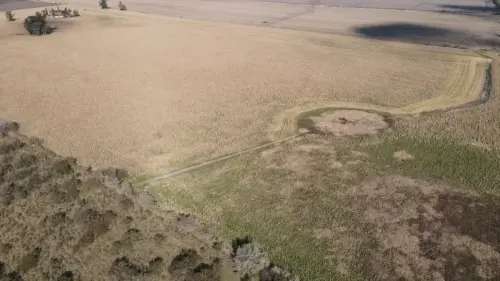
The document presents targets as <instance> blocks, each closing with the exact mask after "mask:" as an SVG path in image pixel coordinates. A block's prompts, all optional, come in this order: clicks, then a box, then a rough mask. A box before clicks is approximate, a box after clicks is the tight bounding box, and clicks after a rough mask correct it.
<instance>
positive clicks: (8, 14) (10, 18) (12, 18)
mask: <svg viewBox="0 0 500 281" xmlns="http://www.w3.org/2000/svg"><path fill="white" fill-rule="evenodd" d="M5 19H6V20H8V21H15V20H16V17H15V14H14V13H13V12H12V11H7V12H5Z"/></svg>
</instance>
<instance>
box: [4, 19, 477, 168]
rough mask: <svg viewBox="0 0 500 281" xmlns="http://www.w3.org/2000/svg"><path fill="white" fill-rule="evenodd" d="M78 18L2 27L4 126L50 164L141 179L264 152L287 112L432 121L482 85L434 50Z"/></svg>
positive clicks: (460, 61)
mask: <svg viewBox="0 0 500 281" xmlns="http://www.w3.org/2000/svg"><path fill="white" fill-rule="evenodd" d="M23 12H24V13H28V12H31V13H32V12H33V11H29V10H27V11H23ZM83 13H84V15H83V16H82V17H80V18H75V19H68V20H66V21H64V22H63V21H61V22H59V23H58V24H59V30H58V32H57V33H54V34H53V35H52V36H44V37H41V38H33V37H30V36H21V35H16V34H20V33H22V30H21V25H19V24H18V23H15V22H14V23H8V22H2V24H1V29H0V40H1V41H2V44H1V47H0V48H1V52H2V61H1V67H2V70H3V71H2V74H3V75H2V77H1V78H0V79H1V80H0V93H1V98H2V100H3V102H2V108H1V110H2V115H3V116H5V117H6V118H11V119H13V120H18V121H19V122H20V123H22V124H26V125H25V126H24V127H25V132H26V133H27V134H30V135H36V136H38V137H40V138H42V139H44V140H45V141H46V145H47V146H48V147H49V148H51V149H53V150H55V151H56V152H57V153H59V154H61V155H70V156H75V157H77V158H78V159H81V161H82V163H83V164H87V165H90V164H92V165H97V166H101V167H102V166H121V167H126V168H128V169H130V170H132V171H134V172H138V173H142V174H144V173H146V174H158V173H160V172H163V171H166V170H167V169H168V168H172V167H175V166H183V165H185V164H190V163H192V162H197V161H203V160H204V159H207V158H208V157H215V156H219V155H223V154H226V153H230V152H234V151H237V150H239V149H242V148H246V147H249V146H252V145H255V144H258V143H259V142H262V141H265V140H266V139H267V138H268V136H267V130H268V128H269V127H270V125H271V124H273V122H276V121H275V119H276V118H277V117H278V115H279V114H280V113H282V112H284V111H285V110H287V109H290V108H293V107H295V106H299V105H305V104H310V103H313V102H314V103H318V102H321V101H323V102H330V101H343V102H359V103H364V104H368V105H369V106H370V105H373V104H375V105H379V106H381V107H396V108H400V107H404V106H409V105H411V104H418V103H419V102H422V101H424V100H428V99H431V103H432V105H433V106H436V105H437V106H438V107H439V106H441V103H442V102H440V101H438V102H436V101H434V100H432V99H433V98H434V99H438V100H441V99H442V98H440V96H442V95H443V94H447V93H448V92H449V91H452V92H453V93H454V94H457V95H458V97H457V98H456V99H454V100H453V101H452V103H453V102H455V103H456V102H458V103H460V102H462V99H465V100H467V99H468V98H469V97H468V96H467V95H469V94H471V93H475V91H476V90H477V89H476V88H477V87H478V86H477V84H475V82H471V81H472V80H468V79H474V77H475V76H476V75H479V76H480V75H482V74H481V73H482V71H481V68H482V67H483V66H482V65H481V64H483V61H480V60H479V59H478V58H476V57H473V56H468V55H467V54H465V55H464V54H462V53H458V54H456V53H453V52H448V53H443V51H441V50H438V49H435V48H432V47H418V46H412V45H399V44H390V45H389V44H380V43H373V42H370V41H367V40H359V39H353V38H350V37H341V36H327V35H319V34H308V33H301V32H292V31H281V30H273V29H266V28H256V27H242V26H235V25H226V24H215V23H202V22H195V21H184V20H177V19H167V18H163V17H160V16H152V15H144V14H138V13H132V12H130V13H127V14H124V13H117V12H116V11H106V12H105V13H104V12H102V11H91V10H87V11H83ZM19 16H20V17H21V16H22V12H19ZM457 82H459V83H465V85H463V87H458V88H457V89H451V88H453V87H457V86H456V84H457ZM455 92H456V93H455ZM12 93H16V94H15V95H14V94H12ZM463 93H465V95H466V96H464V97H463V96H462V94H463ZM413 111H415V110H413ZM416 111H418V109H417V110H416Z"/></svg>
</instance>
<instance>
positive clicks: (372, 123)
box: [310, 110, 389, 136]
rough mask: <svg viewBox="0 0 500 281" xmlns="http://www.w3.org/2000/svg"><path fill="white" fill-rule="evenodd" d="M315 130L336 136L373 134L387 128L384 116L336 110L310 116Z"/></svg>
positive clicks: (387, 124)
mask: <svg viewBox="0 0 500 281" xmlns="http://www.w3.org/2000/svg"><path fill="white" fill-rule="evenodd" d="M310 119H311V120H312V122H313V126H314V128H315V130H317V131H319V132H323V133H329V134H333V135H335V136H360V135H373V134H376V133H378V132H379V131H381V130H384V129H387V128H388V127H389V123H388V122H387V120H386V118H385V117H384V116H381V115H379V114H376V113H369V112H365V111H358V110H336V111H333V112H324V113H322V114H321V115H320V116H317V117H316V116H313V117H310Z"/></svg>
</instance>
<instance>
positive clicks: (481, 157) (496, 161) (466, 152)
mask: <svg viewBox="0 0 500 281" xmlns="http://www.w3.org/2000/svg"><path fill="white" fill-rule="evenodd" d="M368 150H369V153H370V154H371V155H373V157H374V159H375V161H376V162H377V163H376V164H379V166H382V167H383V166H388V167H389V169H391V170H395V171H397V172H400V173H403V174H406V175H409V176H416V177H424V178H431V179H437V180H444V181H446V182H449V183H452V184H456V185H459V186H462V187H465V188H468V189H472V190H475V191H480V192H495V191H498V189H499V188H500V173H499V167H500V158H498V157H497V156H496V154H494V153H491V152H488V151H485V150H482V149H478V148H475V147H472V146H469V145H465V144H460V143H459V142H458V141H457V140H454V139H450V138H438V137H428V138H425V137H419V138H416V137H410V136H403V137H397V138H386V139H384V140H383V141H381V142H380V143H378V144H375V145H372V146H369V147H368ZM400 150H405V151H407V152H408V153H409V154H411V155H412V156H414V158H413V159H412V160H410V161H398V160H397V159H396V158H394V153H395V152H397V151H400Z"/></svg>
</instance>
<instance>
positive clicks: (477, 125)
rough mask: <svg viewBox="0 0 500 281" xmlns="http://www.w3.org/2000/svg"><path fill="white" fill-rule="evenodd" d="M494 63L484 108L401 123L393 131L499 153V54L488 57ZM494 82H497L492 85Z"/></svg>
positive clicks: (424, 117)
mask: <svg viewBox="0 0 500 281" xmlns="http://www.w3.org/2000/svg"><path fill="white" fill-rule="evenodd" d="M489 55H490V56H492V57H493V58H495V60H494V61H493V64H494V65H493V68H492V79H493V89H492V93H491V98H490V100H489V101H488V102H487V103H486V104H483V105H480V106H475V107H470V108H467V109H463V110H459V111H450V112H444V113H440V114H432V115H427V116H423V117H421V118H418V119H409V120H401V121H400V122H397V123H396V130H397V131H398V132H400V134H402V135H411V136H421V135H427V136H438V137H444V136H447V137H451V138H453V139H456V140H459V141H460V142H465V143H468V144H474V145H475V146H479V147H482V148H484V149H487V150H488V149H489V150H491V151H492V152H493V153H495V151H496V152H497V153H498V151H499V150H498V148H500V111H499V110H498V108H499V107H500V97H499V94H500V85H499V83H498V77H500V72H499V68H500V63H499V57H498V55H494V54H489ZM495 82H496V83H495Z"/></svg>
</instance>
